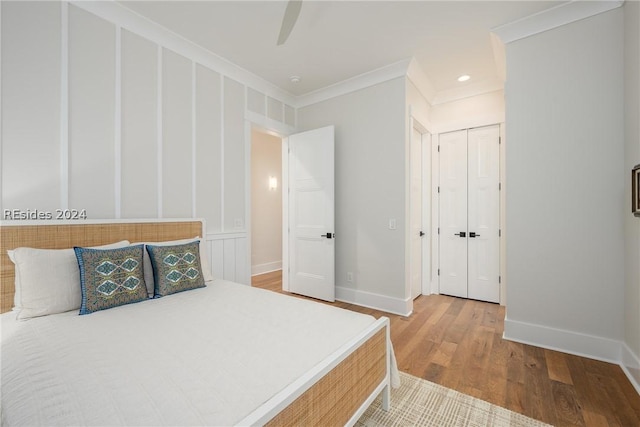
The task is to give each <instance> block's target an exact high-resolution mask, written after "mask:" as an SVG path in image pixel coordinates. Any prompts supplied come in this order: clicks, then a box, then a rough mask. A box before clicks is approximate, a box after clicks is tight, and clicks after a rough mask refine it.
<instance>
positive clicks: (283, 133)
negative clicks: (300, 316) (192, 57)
mask: <svg viewBox="0 0 640 427" xmlns="http://www.w3.org/2000/svg"><path fill="white" fill-rule="evenodd" d="M254 116H255V115H254ZM262 122H264V120H259V119H258V118H257V117H254V118H247V117H245V120H244V150H245V159H246V160H245V177H244V179H245V189H246V190H245V201H244V203H245V206H246V209H245V218H244V224H245V233H246V245H245V247H246V252H245V258H246V260H247V269H248V275H247V277H248V278H249V283H247V285H249V286H251V249H252V248H251V238H252V236H253V229H252V224H251V212H252V210H253V205H252V203H251V194H252V188H251V144H252V138H251V131H252V130H256V131H258V132H262V133H266V134H268V135H273V136H276V137H278V138H280V139H281V140H282V147H283V150H284V145H285V140H286V139H287V138H288V137H289V135H290V134H293V133H295V129H294V128H292V127H290V126H285V125H279V126H278V125H277V124H273V123H271V124H265V123H262ZM285 160H286V161H287V163H285ZM288 168H289V163H288V158H287V159H285V156H283V158H282V172H281V173H282V182H281V183H280V185H282V184H283V183H284V182H285V170H287V171H288ZM287 176H288V175H287ZM285 194H286V192H285V191H284V188H283V191H282V201H283V206H282V209H283V212H282V216H283V223H282V232H283V241H282V275H283V282H282V283H283V288H284V283H285V281H284V272H285V246H286V245H287V240H286V239H285V238H284V237H285V236H284V232H285V228H284V227H285V225H286V224H287V223H286V222H284V219H285V211H284V209H285V207H286V209H287V211H288V208H289V205H288V198H287V199H286V205H285V204H284V203H285V197H286V195H285ZM287 255H288V252H287ZM286 265H287V267H288V265H289V264H288V261H287V262H286ZM286 283H287V290H288V286H289V283H288V282H286Z"/></svg>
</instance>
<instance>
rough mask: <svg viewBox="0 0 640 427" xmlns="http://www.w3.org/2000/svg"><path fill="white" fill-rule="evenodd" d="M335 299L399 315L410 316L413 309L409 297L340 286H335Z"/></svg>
mask: <svg viewBox="0 0 640 427" xmlns="http://www.w3.org/2000/svg"><path fill="white" fill-rule="evenodd" d="M336 300H338V301H342V302H346V303H349V304H355V305H360V306H362V307H368V308H373V309H376V310H380V311H385V312H387V313H392V314H399V315H400V316H410V315H411V312H412V311H413V300H412V299H410V298H409V299H401V298H394V297H389V296H386V295H380V294H374V293H371V292H364V291H359V290H357V289H351V288H343V287H341V286H336Z"/></svg>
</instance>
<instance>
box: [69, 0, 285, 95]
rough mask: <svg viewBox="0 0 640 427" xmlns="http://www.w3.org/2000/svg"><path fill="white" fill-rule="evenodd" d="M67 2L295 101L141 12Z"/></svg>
mask: <svg viewBox="0 0 640 427" xmlns="http://www.w3.org/2000/svg"><path fill="white" fill-rule="evenodd" d="M68 3H69V4H71V5H73V6H76V7H78V8H80V9H83V10H85V11H87V12H89V13H92V14H94V15H96V16H98V17H100V18H102V19H104V20H106V21H109V22H111V23H112V24H114V25H116V26H118V27H121V28H124V29H125V30H127V31H130V32H132V33H134V34H137V35H139V36H141V37H144V38H146V39H148V40H150V41H152V42H154V43H156V44H157V45H159V46H161V47H163V48H165V49H169V50H172V51H174V52H176V53H179V54H180V55H182V56H184V57H186V58H188V59H190V60H192V61H194V62H196V63H198V64H201V65H203V66H205V67H208V68H210V69H212V70H213V71H215V72H217V73H220V74H222V75H224V76H226V77H229V78H231V79H234V80H237V81H238V82H241V83H242V84H244V85H247V86H250V87H251V88H253V89H255V90H258V91H260V92H262V93H264V94H265V95H267V96H270V97H272V98H275V99H277V100H279V101H282V102H284V103H285V104H288V105H292V106H293V105H295V104H296V97H295V96H293V95H292V94H290V93H289V92H286V91H285V90H283V89H281V88H279V87H277V86H276V85H274V84H272V83H270V82H268V81H267V80H265V79H263V78H261V77H259V76H257V75H255V74H253V73H252V72H250V71H248V70H245V69H244V68H242V67H240V66H238V65H236V64H234V63H233V62H231V61H229V60H227V59H225V58H223V57H221V56H219V55H217V54H215V53H213V52H211V51H210V50H207V49H205V48H203V47H201V46H200V45H197V44H195V43H193V42H192V41H190V40H187V39H186V38H184V37H182V36H180V35H178V34H176V33H175V32H173V31H171V30H169V29H167V28H165V27H163V26H162V25H160V24H158V23H156V22H154V21H152V20H150V19H148V18H146V17H144V16H142V15H140V14H139V13H137V12H135V11H133V10H131V9H129V8H127V7H126V6H125V5H122V4H121V3H118V2H115V1H113V0H111V1H80V0H75V1H69V2H68Z"/></svg>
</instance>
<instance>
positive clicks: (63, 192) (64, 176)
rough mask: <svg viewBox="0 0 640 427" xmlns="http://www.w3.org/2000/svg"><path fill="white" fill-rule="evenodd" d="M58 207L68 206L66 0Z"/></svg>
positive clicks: (62, 11) (65, 10)
mask: <svg viewBox="0 0 640 427" xmlns="http://www.w3.org/2000/svg"><path fill="white" fill-rule="evenodd" d="M0 9H2V8H1V7H0ZM60 208H61V209H68V208H69V5H68V3H66V2H62V3H60Z"/></svg>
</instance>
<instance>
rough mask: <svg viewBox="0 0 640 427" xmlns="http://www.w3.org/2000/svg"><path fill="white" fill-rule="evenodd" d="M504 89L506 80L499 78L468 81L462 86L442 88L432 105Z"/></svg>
mask: <svg viewBox="0 0 640 427" xmlns="http://www.w3.org/2000/svg"><path fill="white" fill-rule="evenodd" d="M503 89H504V82H503V81H502V80H500V79H499V78H495V79H488V80H483V81H479V82H473V83H467V84H464V85H462V86H460V87H455V88H452V89H446V90H441V91H440V92H438V93H437V95H436V96H435V98H433V101H432V102H430V103H431V105H439V104H445V103H447V102H453V101H458V100H460V99H464V98H471V97H472V96H478V95H484V94H485V93H490V92H496V91H499V90H503Z"/></svg>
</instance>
